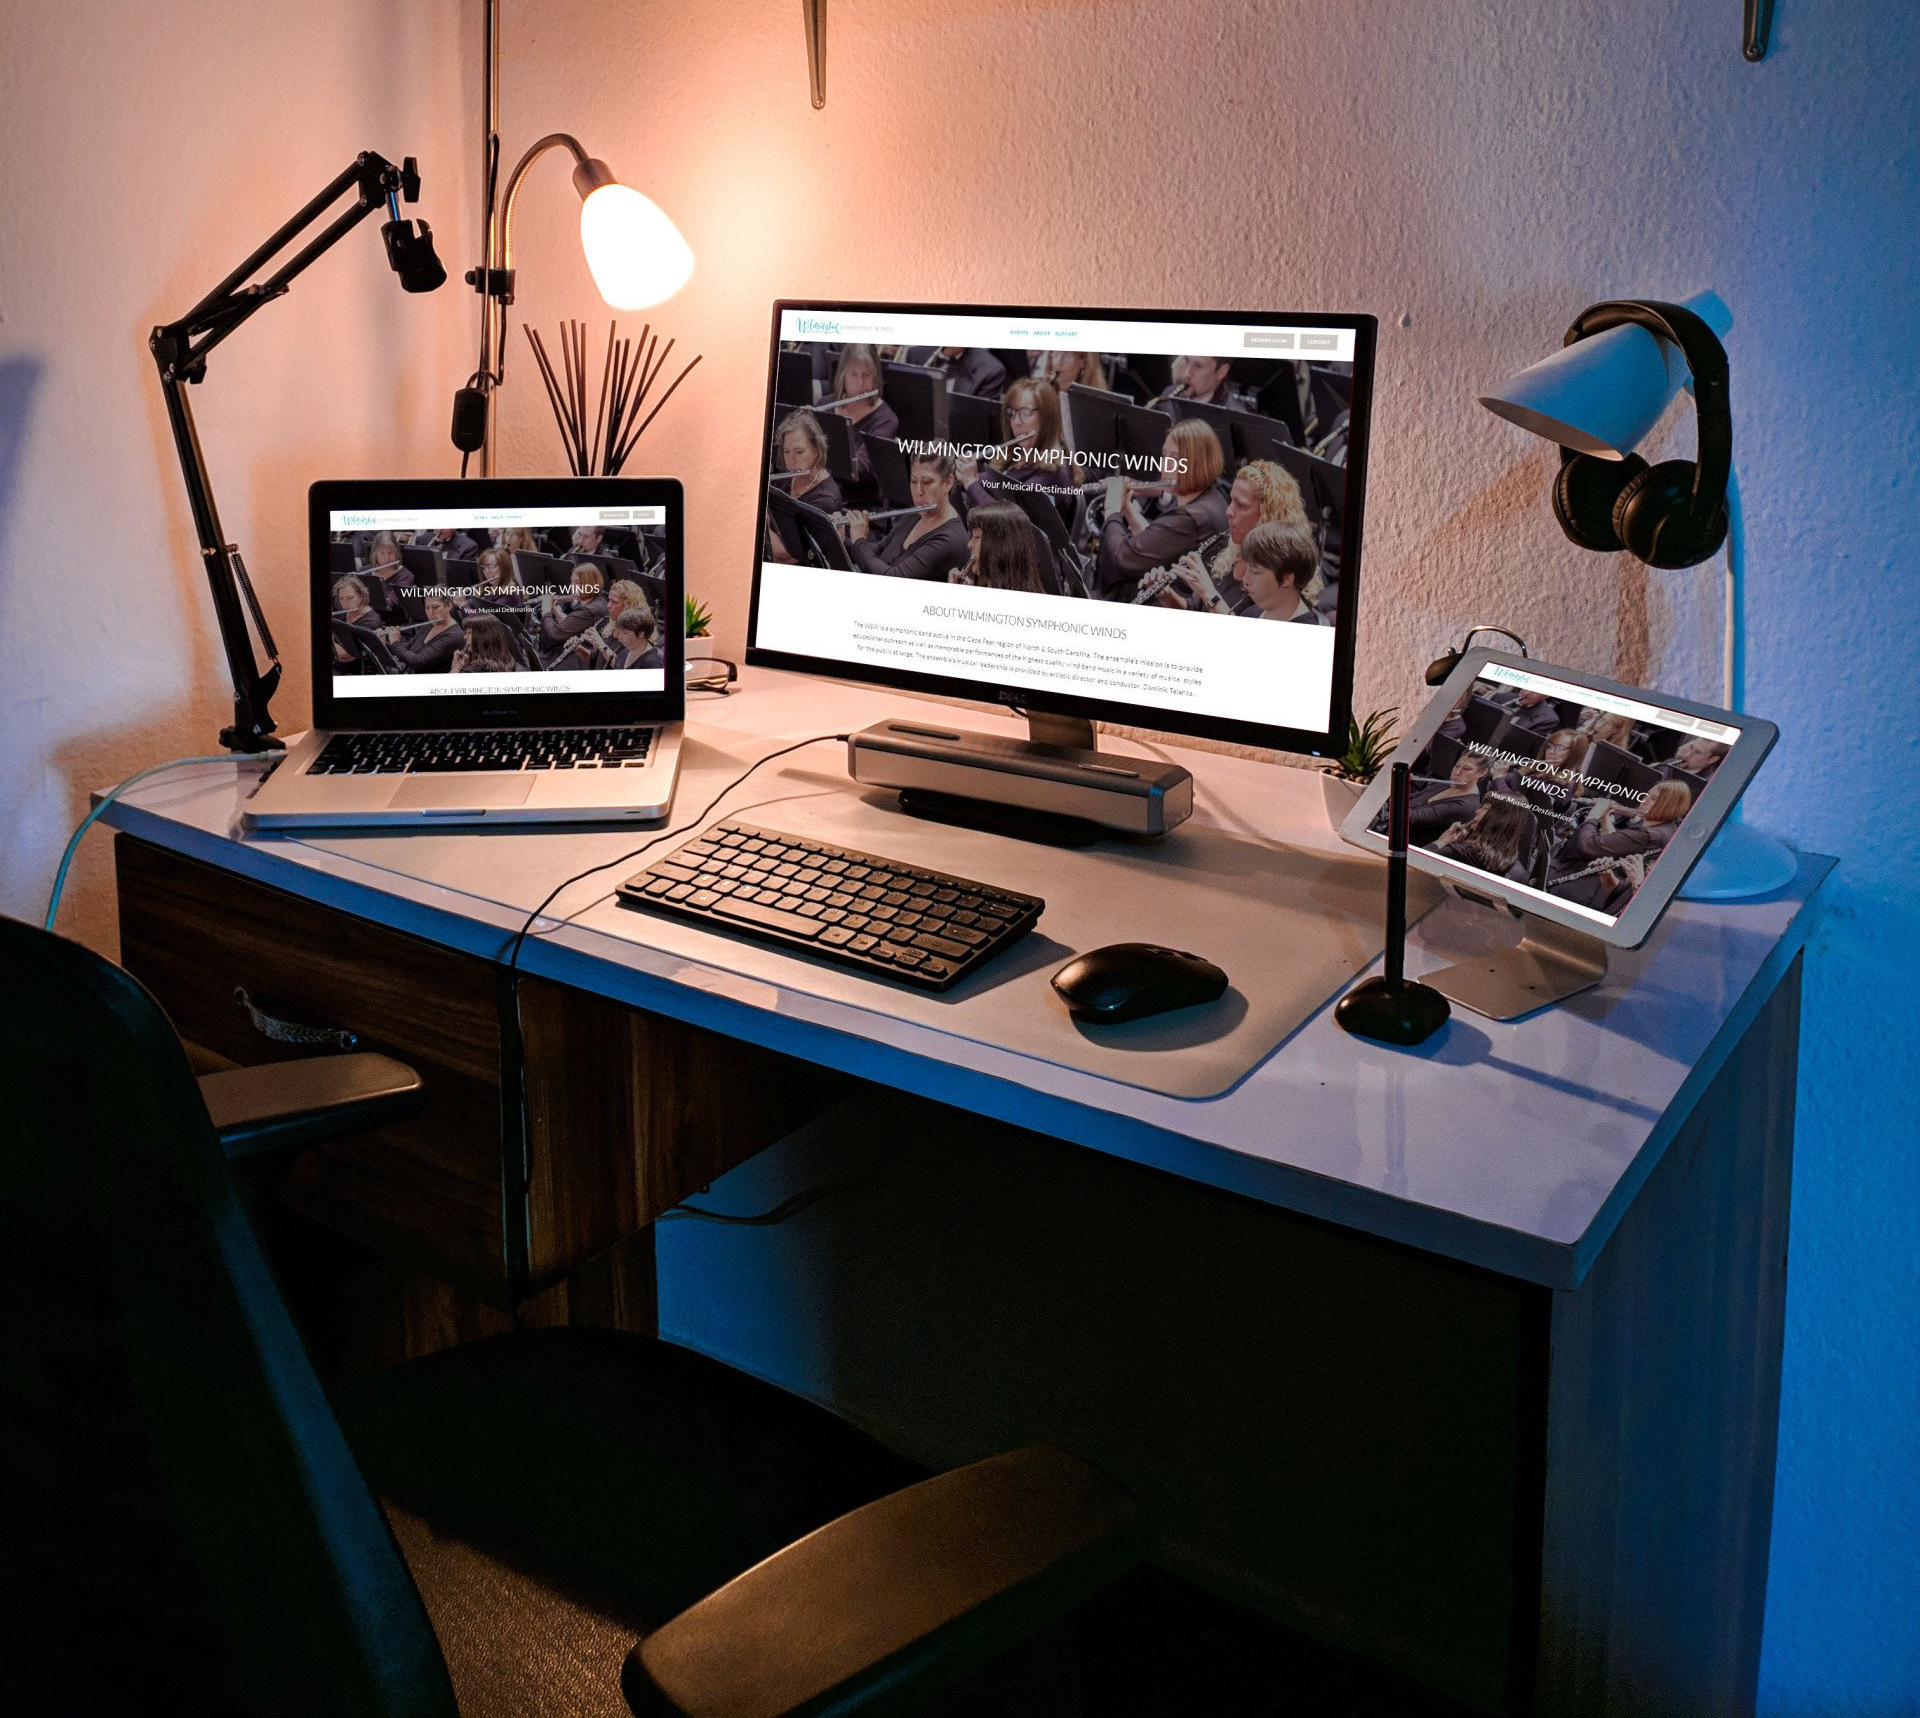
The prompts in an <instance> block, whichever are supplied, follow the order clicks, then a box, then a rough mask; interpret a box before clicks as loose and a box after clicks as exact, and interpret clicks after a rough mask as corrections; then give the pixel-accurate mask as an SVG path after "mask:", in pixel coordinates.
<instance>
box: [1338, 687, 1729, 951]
mask: <svg viewBox="0 0 1920 1718" xmlns="http://www.w3.org/2000/svg"><path fill="white" fill-rule="evenodd" d="M1740 737H1741V730H1740V729H1739V728H1737V727H1733V726H1731V725H1730V724H1728V723H1725V722H1718V721H1715V720H1713V719H1712V718H1711V717H1708V716H1703V715H1696V714H1692V713H1689V712H1686V711H1681V710H1675V709H1672V708H1669V707H1666V706H1663V705H1661V704H1659V703H1656V702H1653V701H1652V696H1651V695H1649V696H1647V697H1639V698H1636V697H1629V696H1623V695H1619V694H1615V693H1612V692H1603V691H1601V690H1599V689H1597V688H1595V687H1591V686H1582V685H1577V684H1575V683H1573V682H1570V681H1567V680H1563V679H1559V678H1557V677H1556V676H1555V675H1554V674H1553V673H1551V672H1550V671H1541V672H1537V671H1535V670H1534V669H1531V668H1528V667H1523V666H1514V665H1510V664H1506V663H1499V662H1489V663H1487V664H1486V665H1485V666H1484V667H1483V668H1482V669H1481V670H1480V672H1479V675H1478V676H1477V677H1476V678H1475V679H1473V680H1472V681H1471V682H1469V683H1468V685H1467V686H1466V688H1465V690H1464V691H1462V692H1461V694H1460V695H1459V697H1458V698H1456V699H1455V700H1454V703H1453V705H1452V707H1451V708H1450V709H1449V710H1448V711H1447V713H1446V715H1445V717H1444V718H1443V719H1442V720H1441V722H1440V725H1439V726H1438V728H1436V729H1435V730H1434V733H1433V735H1432V737H1431V738H1430V739H1429V740H1428V741H1427V744H1426V747H1425V749H1424V750H1423V751H1422V752H1421V753H1420V754H1419V756H1418V757H1417V758H1416V759H1415V760H1414V765H1413V797H1412V826H1411V830H1410V843H1411V845H1412V846H1414V847H1416V848H1420V849H1423V850H1424V851H1425V852H1426V853H1427V855H1428V856H1429V857H1430V859H1431V860H1433V861H1434V864H1433V867H1432V868H1433V869H1435V870H1436V871H1439V872H1441V873H1443V874H1444V873H1446V872H1454V873H1457V874H1458V877H1459V880H1460V881H1461V882H1462V883H1464V884H1468V885H1469V886H1471V880H1472V878H1473V877H1474V876H1475V875H1476V874H1478V875H1480V876H1492V877H1496V878H1498V879H1500V880H1501V881H1502V883H1503V884H1505V885H1509V886H1511V892H1512V893H1513V894H1515V895H1518V896H1520V897H1521V898H1522V899H1525V898H1526V897H1529V896H1531V897H1533V898H1536V899H1543V900H1547V901H1550V902H1552V903H1553V904H1554V905H1555V906H1558V907H1560V908H1562V909H1564V910H1565V911H1566V912H1568V913H1570V914H1572V915H1573V916H1574V917H1576V918H1578V919H1580V920H1584V921H1586V922H1588V923H1591V924H1594V925H1598V926H1610V925H1613V924H1615V923H1617V922H1618V920H1619V919H1620V917H1621V915H1622V914H1624V913H1625V912H1626V910H1627V908H1628V906H1629V905H1630V904H1631V903H1632V901H1633V899H1634V897H1635V896H1636V895H1638V894H1639V892H1640V890H1641V889H1642V888H1643V887H1644V886H1645V884H1646V882H1647V879H1648V877H1649V876H1650V875H1651V874H1652V872H1653V869H1654V867H1655V866H1656V865H1657V864H1659V863H1660V859H1661V855H1662V854H1663V853H1664V852H1666V850H1667V848H1668V846H1669V845H1670V844H1671V843H1672V841H1673V839H1674V837H1675V836H1677V835H1678V834H1679V833H1680V830H1681V827H1682V826H1683V825H1684V824H1686V822H1687V820H1688V819H1689V818H1690V817H1693V816H1694V815H1695V807H1696V806H1697V805H1698V804H1699V802H1700V799H1701V797H1702V796H1703V795H1704V794H1705V792H1706V789H1707V784H1708V783H1709V782H1711V781H1712V780H1713V779H1714V776H1715V775H1716V774H1717V773H1718V772H1719V770H1720V767H1721V765H1722V764H1723V763H1725V762H1726V759H1727V756H1728V754H1729V753H1730V752H1732V750H1733V749H1734V746H1735V744H1736V743H1737V742H1738V741H1739V739H1740ZM1386 816H1387V814H1386V810H1385V808H1384V806H1383V808H1382V810H1381V811H1380V813H1379V814H1378V815H1377V816H1376V817H1375V818H1374V819H1373V822H1372V825H1371V832H1372V833H1373V834H1375V835H1378V836H1384V835H1385V833H1386V827H1387V825H1386Z"/></svg>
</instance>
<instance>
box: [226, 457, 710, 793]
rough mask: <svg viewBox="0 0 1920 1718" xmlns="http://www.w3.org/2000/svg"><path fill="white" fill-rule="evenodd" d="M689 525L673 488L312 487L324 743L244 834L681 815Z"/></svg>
mask: <svg viewBox="0 0 1920 1718" xmlns="http://www.w3.org/2000/svg"><path fill="white" fill-rule="evenodd" d="M683 510H684V503H683V499H682V496H681V491H680V485H679V484H678V483H677V482H675V481H674V480H673V479H671V478H652V477H645V478H632V477H569V478H505V477H502V478H470V479H393V478H382V479H370V480H367V481H363V482H349V481H339V482H326V483H316V484H314V485H313V487H312V489H311V490H310V491H309V493H308V504H307V545H308V563H309V584H310V597H309V607H310V611H311V626H310V633H311V644H312V661H313V730H312V732H310V733H309V734H307V735H306V737H305V738H304V739H302V740H300V741H299V742H297V743H296V744H295V745H294V746H293V747H292V748H291V749H290V750H289V752H288V754H287V756H286V758H285V759H284V760H283V761H282V762H281V763H280V765H279V767H278V768H277V769H275V770H274V771H273V773H272V774H271V775H270V776H268V777H267V779H266V780H265V781H264V782H263V783H262V784H261V786H260V787H259V789H258V790H257V791H256V792H255V793H254V795H253V797H252V799H250V800H249V801H248V802H247V804H246V806H245V807H244V815H245V817H246V819H247V822H248V823H249V824H250V825H251V826H252V827H254V828H259V829H314V828H332V827H351V826H356V825H368V826H386V827H391V826H399V827H417V828H424V827H438V826H444V825H448V824H452V825H462V824H468V825H477V824H488V825H491V824H532V823H603V822H623V823H624V822H644V821H646V820H649V819H655V818H661V817H664V816H665V815H666V814H667V810H668V808H669V806H670V805H671V804H672V801H673V785H674V779H675V777H676V776H677V774H678V773H679V767H680V722H681V717H682V715H683V714H684V712H685V705H686V683H685V669H684V665H683V659H684V655H685V630H686V628H685V622H684V612H683V611H684V608H685V600H686V597H685V593H686V578H685V566H684V560H683V547H682V546H683V540H684V534H683V529H682V520H683ZM641 569H645V570H644V572H643V571H641Z"/></svg>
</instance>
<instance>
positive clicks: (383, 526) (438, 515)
mask: <svg viewBox="0 0 1920 1718" xmlns="http://www.w3.org/2000/svg"><path fill="white" fill-rule="evenodd" d="M327 521H328V524H329V525H330V526H331V528H332V529H333V530H335V531H444V530H449V529H451V530H456V531H470V530H473V529H474V528H475V527H506V526H511V525H527V526H533V525H664V524H665V523H666V522H667V510H666V509H665V508H664V507H593V506H582V505H579V504H576V505H574V506H572V507H415V508H412V509H404V508H403V509H392V508H389V509H385V510H382V509H379V508H373V509H368V508H364V507H352V508H343V509H336V510H335V511H333V512H331V513H329V514H328V515H327Z"/></svg>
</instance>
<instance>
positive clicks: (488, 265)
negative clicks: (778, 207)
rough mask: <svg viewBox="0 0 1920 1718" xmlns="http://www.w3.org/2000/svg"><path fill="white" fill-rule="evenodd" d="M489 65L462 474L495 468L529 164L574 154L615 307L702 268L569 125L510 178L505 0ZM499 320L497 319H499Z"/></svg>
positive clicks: (490, 28)
mask: <svg viewBox="0 0 1920 1718" xmlns="http://www.w3.org/2000/svg"><path fill="white" fill-rule="evenodd" d="M483 15H484V18H485V21H486V39H485V43H484V49H485V51H484V60H485V63H486V68H487V87H486V101H485V104H484V106H485V112H484V116H483V120H482V125H483V130H482V136H481V146H482V159H481V173H480V188H481V197H482V201H483V208H482V211H481V213H482V217H483V218H482V229H481V230H482V231H483V232H484V234H485V235H486V255H485V256H484V257H483V258H482V260H481V263H480V266H479V267H478V268H472V269H469V270H468V271H467V275H466V280H467V284H468V285H469V286H471V287H472V288H473V289H474V290H475V291H476V292H478V293H479V294H480V364H479V367H478V368H477V369H476V370H475V371H474V373H473V375H472V376H471V377H470V378H469V379H468V382H467V385H466V386H465V387H464V388H462V389H460V391H459V392H458V393H456V394H455V395H454V396H453V445H454V446H455V447H457V448H458V449H459V450H460V475H461V476H462V477H464V476H466V474H467V461H468V459H469V458H471V457H472V455H474V454H476V453H478V454H479V455H480V473H481V475H482V476H483V477H484V476H486V475H487V474H488V473H490V472H491V471H492V470H493V427H494V424H493V419H494V414H493V411H492V409H491V408H492V401H493V394H494V391H495V390H496V389H497V388H499V387H500V385H501V384H502V383H503V382H504V381H505V380H506V368H507V314H506V312H507V306H508V305H509V304H511V303H512V302H513V204H514V199H515V198H516V197H518V196H519V194H520V182H521V180H523V179H524V178H525V177H526V176H527V169H528V168H529V167H531V166H532V165H533V164H534V162H536V161H537V160H539V159H540V157H541V156H542V155H545V154H546V153H547V152H548V151H549V150H552V149H565V150H566V151H568V152H569V153H570V154H571V155H572V156H573V188H574V190H575V191H576V192H578V193H579V196H580V248H581V249H582V250H583V251H585V252H586V256H587V268H588V269H589V270H590V271H591V273H592V275H593V284H594V285H595V286H596V287H598V288H599V291H600V296H601V297H602V298H604V299H605V300H606V301H607V303H608V304H610V305H612V306H613V308H614V309H615V310H644V309H646V308H647V307H648V306H649V305H652V304H658V303H660V302H661V301H662V300H663V299H668V298H671V297H672V296H673V295H674V294H675V293H676V292H678V291H679V290H680V289H681V287H683V286H685V285H686V284H687V279H688V277H689V276H690V275H691V274H692V273H693V250H692V248H691V247H690V246H689V245H688V243H687V241H686V240H685V239H684V238H682V237H681V236H680V229H679V228H678V227H676V226H675V225H674V224H673V222H672V220H670V219H669V218H668V216H667V214H666V212H665V211H664V210H663V209H662V208H661V207H660V206H659V204H657V203H655V202H654V201H653V199H652V198H650V197H647V196H644V195H642V194H641V193H640V192H638V191H636V190H634V189H633V187H632V186H630V185H623V184H621V183H620V181H619V180H618V179H616V178H615V177H614V175H613V169H612V168H611V167H609V166H608V165H607V164H606V163H605V162H604V161H600V160H597V159H596V158H595V157H593V156H591V155H589V154H588V153H587V152H586V150H585V149H584V148H582V147H581V145H580V142H579V140H578V139H577V138H574V137H570V136H568V134H567V133H566V132H564V131H553V132H549V133H548V134H547V135H546V136H545V137H543V138H541V139H540V140H539V141H538V142H537V143H535V144H534V145H533V147H532V148H531V149H529V150H528V151H527V152H526V154H524V155H523V156H521V157H520V161H519V164H518V165H517V166H516V167H515V168H514V170H513V171H512V172H511V173H510V174H508V175H507V192H506V196H505V197H504V198H500V197H497V196H496V194H495V193H496V191H497V188H498V186H499V182H500V0H487V5H486V7H485V10H484V14H483ZM496 325H497V326H496Z"/></svg>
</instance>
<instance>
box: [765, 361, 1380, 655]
mask: <svg viewBox="0 0 1920 1718" xmlns="http://www.w3.org/2000/svg"><path fill="white" fill-rule="evenodd" d="M1352 371H1353V366H1352V365H1351V364H1338V363H1328V364H1318V363H1303V362H1294V361H1289V360H1286V359H1281V358H1271V357H1266V356H1247V357H1235V358H1232V359H1226V358H1218V357H1211V356H1207V355H1204V354H1194V355H1187V356H1179V357H1168V356H1164V355H1159V354H1138V353H1115V352H1067V351H1038V352H1026V351H1018V350H1013V349H1002V348H997V347H996V348H992V349H988V348H986V347H953V346H949V347H895V346H865V345H836V344H825V343H821V342H813V341H789V342H786V343H784V344H783V345H782V348H781V350H780V352H779V354H778V358H777V361H776V365H775V371H774V390H773V391H774V406H773V420H772V423H771V424H770V426H769V430H770V434H769V438H768V445H769V447H770V449H771V451H772V464H773V469H772V470H771V471H769V472H768V474H767V487H768V497H767V530H766V541H765V543H764V544H763V545H762V549H763V553H764V554H765V555H766V557H767V558H768V559H769V560H773V561H781V562H788V563H797V564H800V565H803V566H816V567H835V568H839V569H841V570H843V571H848V572H864V573H872V574H876V575H878V576H881V577H886V578H902V579H927V580H933V581H937V582H940V583H951V584H963V585H978V586H983V587H986V588H989V589H997V590H1014V591H1027V592H1032V593H1035V594H1041V595H1049V596H1066V597H1082V598H1087V599H1091V600H1093V601H1096V602H1113V603H1142V604H1153V605H1156V606H1159V607H1163V608H1176V609H1189V610H1194V611H1197V612H1204V613H1210V614H1220V615H1237V616H1241V617H1244V618H1247V619H1253V620H1279V621H1287V622H1291V623H1293V624H1295V625H1302V626H1331V625H1332V624H1333V622H1334V617H1335V615H1336V613H1337V612H1338V604H1339V575H1340V547H1341V526H1342V521H1343V519H1344V516H1345V511H1346V469H1345V466H1346V452H1347V426H1348V413H1349V409H1350V404H1351V400H1352V393H1353V374H1352Z"/></svg>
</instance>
